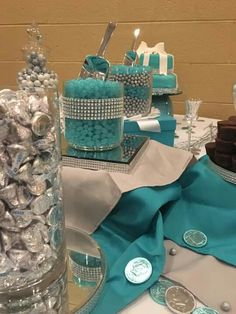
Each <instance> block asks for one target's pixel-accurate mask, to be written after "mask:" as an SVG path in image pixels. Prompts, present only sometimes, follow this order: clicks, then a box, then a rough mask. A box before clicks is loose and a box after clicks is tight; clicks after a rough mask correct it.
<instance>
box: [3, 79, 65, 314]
mask: <svg viewBox="0 0 236 314" xmlns="http://www.w3.org/2000/svg"><path fill="white" fill-rule="evenodd" d="M25 74H26V75H28V74H27V73H24V74H23V75H25ZM53 121H54V120H53V117H52V115H51V113H50V111H49V103H48V98H47V96H45V95H42V96H37V95H36V94H35V95H30V96H29V95H27V94H26V93H25V92H24V91H18V92H14V91H11V90H2V91H0V252H1V253H0V274H1V276H0V290H1V289H2V288H6V287H7V288H9V287H11V286H16V285H17V286H19V287H20V286H22V285H27V284H29V283H30V282H32V281H35V280H37V279H39V278H41V277H42V276H43V275H44V274H45V273H47V272H48V271H49V270H50V269H51V268H52V267H53V265H54V263H55V260H56V258H57V255H58V254H59V253H60V250H61V248H62V245H63V236H62V234H63V232H62V225H63V209H62V204H61V195H60V193H59V192H58V191H60V179H59V180H58V178H60V175H59V160H60V158H59V155H58V152H59V149H57V143H58V142H57V141H56V130H55V127H54V125H53ZM55 178H57V179H55ZM52 227H53V229H52ZM57 302H58V300H57V301H55V300H54V299H53V298H52V299H51V301H48V304H45V303H44V302H42V304H41V303H40V304H38V305H37V306H38V308H37V309H36V308H34V309H33V308H32V309H31V312H27V313H34V311H35V313H39V309H40V310H43V309H44V308H45V309H46V312H47V313H50V311H51V312H52V313H53V311H55V313H59V312H58V311H57V309H56V308H55V303H57ZM49 310H50V311H49Z"/></svg>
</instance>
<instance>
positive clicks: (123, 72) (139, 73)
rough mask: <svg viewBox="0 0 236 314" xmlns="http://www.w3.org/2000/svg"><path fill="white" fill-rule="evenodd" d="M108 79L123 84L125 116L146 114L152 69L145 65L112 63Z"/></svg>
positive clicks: (150, 94)
mask: <svg viewBox="0 0 236 314" xmlns="http://www.w3.org/2000/svg"><path fill="white" fill-rule="evenodd" d="M109 79H111V80H114V81H118V82H122V83H123V84H124V111H125V115H126V117H132V116H135V115H139V114H141V115H144V116H145V115H147V114H148V113H149V112H150V109H151V100H152V69H151V68H150V67H147V66H141V65H134V66H127V65H123V64H120V65H114V66H112V67H111V71H110V75H109Z"/></svg>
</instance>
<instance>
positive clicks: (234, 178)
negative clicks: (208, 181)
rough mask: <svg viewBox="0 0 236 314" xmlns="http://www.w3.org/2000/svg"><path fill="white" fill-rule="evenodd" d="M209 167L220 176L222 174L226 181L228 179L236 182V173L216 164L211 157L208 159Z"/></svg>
mask: <svg viewBox="0 0 236 314" xmlns="http://www.w3.org/2000/svg"><path fill="white" fill-rule="evenodd" d="M208 164H209V167H210V168H211V169H212V170H213V171H214V172H215V173H217V174H218V175H219V176H221V177H222V178H223V179H224V180H225V181H228V182H230V183H233V184H236V173H235V172H232V171H229V170H227V169H224V168H222V167H220V166H218V165H216V164H215V163H214V162H213V161H211V160H210V159H209V161H208Z"/></svg>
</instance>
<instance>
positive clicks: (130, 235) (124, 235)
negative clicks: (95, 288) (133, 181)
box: [92, 183, 181, 314]
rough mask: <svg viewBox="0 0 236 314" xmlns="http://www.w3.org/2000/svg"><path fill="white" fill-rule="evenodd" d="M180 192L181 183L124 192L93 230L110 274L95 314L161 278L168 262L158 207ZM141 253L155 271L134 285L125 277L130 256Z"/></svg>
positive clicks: (108, 313) (112, 309) (107, 312)
mask: <svg viewBox="0 0 236 314" xmlns="http://www.w3.org/2000/svg"><path fill="white" fill-rule="evenodd" d="M180 193H181V187H180V185H179V184H178V183H173V184H171V185H168V186H165V187H158V188H141V189H137V190H134V191H132V192H128V193H125V194H124V195H123V196H122V198H121V200H120V201H119V203H118V205H117V206H116V207H115V209H114V210H113V211H112V212H111V214H110V215H109V216H108V217H107V218H106V220H105V221H104V222H103V223H102V225H101V226H100V227H99V229H98V230H97V231H96V232H95V233H94V235H93V236H94V238H95V239H96V240H97V241H98V243H99V244H100V245H101V247H102V249H103V251H104V253H105V256H106V258H107V262H108V268H109V274H108V279H107V282H106V285H105V289H104V292H103V295H102V297H101V299H100V300H99V303H98V304H97V305H96V309H95V310H94V311H93V312H92V313H93V314H113V313H117V312H118V311H119V310H121V309H122V308H123V307H124V306H126V305H127V304H129V303H130V302H131V301H133V300H134V299H135V298H137V297H138V296H139V295H141V294H142V293H143V292H144V291H145V290H146V289H147V288H148V287H150V286H151V285H152V284H153V283H154V282H156V280H157V279H158V278H159V276H160V274H161V272H162V270H163V267H164V263H165V251H164V245H163V221H162V215H161V213H160V212H159V208H161V207H162V206H163V205H164V204H166V203H167V202H168V201H173V200H177V199H178V198H179V197H180ZM139 256H142V257H145V258H147V259H148V260H149V261H150V262H151V264H152V267H153V273H152V276H151V278H150V279H149V280H148V281H146V282H145V283H143V284H141V285H135V284H132V283H130V282H128V281H127V280H126V278H125V275H124V270H125V266H126V264H127V263H128V262H129V261H130V260H131V259H133V258H135V257H139Z"/></svg>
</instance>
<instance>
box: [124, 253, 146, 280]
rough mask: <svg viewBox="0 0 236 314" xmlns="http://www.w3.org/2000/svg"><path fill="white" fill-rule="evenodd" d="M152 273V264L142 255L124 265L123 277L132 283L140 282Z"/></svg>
mask: <svg viewBox="0 0 236 314" xmlns="http://www.w3.org/2000/svg"><path fill="white" fill-rule="evenodd" d="M151 275H152V264H151V263H150V262H149V260H147V259H146V258H143V257H136V258H134V259H132V260H131V261H129V263H128V264H127V265H126V267H125V277H126V279H127V280H128V281H130V282H131V283H133V284H141V283H143V282H145V281H147V280H148V279H149V278H150V277H151Z"/></svg>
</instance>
